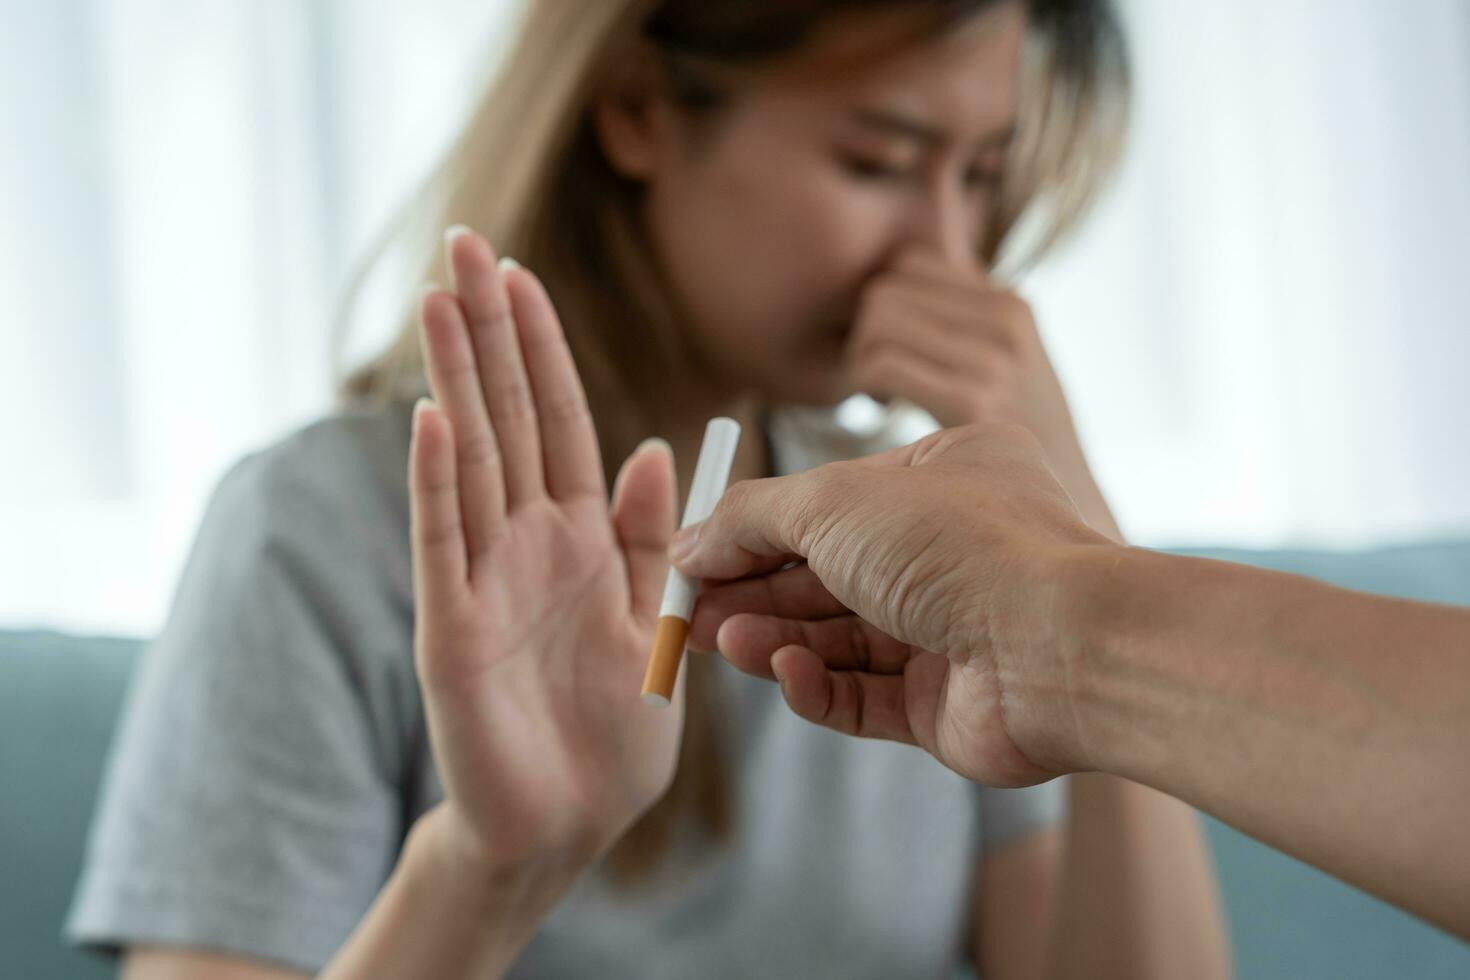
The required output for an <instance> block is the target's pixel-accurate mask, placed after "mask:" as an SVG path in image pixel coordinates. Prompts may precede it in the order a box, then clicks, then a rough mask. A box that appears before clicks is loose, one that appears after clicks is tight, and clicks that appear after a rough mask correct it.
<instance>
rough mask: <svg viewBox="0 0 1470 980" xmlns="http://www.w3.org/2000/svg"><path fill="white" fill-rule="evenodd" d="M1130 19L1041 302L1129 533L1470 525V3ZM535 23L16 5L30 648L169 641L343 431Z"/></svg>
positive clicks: (206, 2)
mask: <svg viewBox="0 0 1470 980" xmlns="http://www.w3.org/2000/svg"><path fill="white" fill-rule="evenodd" d="M1120 6H1121V9H1122V12H1123V14H1124V16H1125V19H1126V22H1127V26H1128V31H1129V36H1130V39H1131V44H1132V49H1133V57H1134V63H1135V66H1136V72H1137V96H1136V101H1135V110H1136V117H1135V129H1134V132H1133V138H1132V142H1131V147H1130V151H1129V155H1128V157H1127V160H1126V162H1125V165H1124V169H1123V172H1122V174H1121V178H1120V180H1119V181H1118V182H1117V184H1116V186H1115V187H1114V189H1113V192H1112V194H1111V195H1110V196H1109V198H1108V199H1107V200H1106V201H1105V202H1104V204H1103V206H1102V207H1101V208H1100V210H1099V211H1098V212H1097V213H1096V214H1095V216H1094V219H1093V220H1092V221H1091V222H1090V223H1089V225H1088V226H1087V227H1086V228H1085V230H1084V232H1083V233H1082V234H1081V235H1080V236H1079V237H1077V238H1076V239H1075V240H1074V241H1073V242H1072V244H1071V246H1070V247H1069V248H1068V249H1067V250H1065V251H1064V252H1063V253H1061V254H1059V255H1058V256H1056V257H1055V258H1054V259H1053V260H1051V261H1049V262H1048V264H1046V265H1045V266H1043V267H1041V268H1039V269H1037V270H1035V271H1034V273H1032V274H1030V275H1028V276H1027V277H1026V279H1025V281H1024V282H1023V283H1022V286H1023V291H1024V292H1025V293H1026V294H1027V295H1028V296H1029V297H1030V298H1031V299H1032V300H1033V302H1034V303H1035V305H1036V307H1037V310H1038V312H1039V315H1040V320H1041V325H1042V329H1043V331H1044V333H1045V336H1046V338H1047V340H1048V342H1049V344H1050V346H1051V349H1052V351H1053V356H1054V358H1055V360H1056V361H1057V365H1058V370H1059V371H1060V372H1061V374H1062V376H1063V380H1064V382H1065V383H1066V384H1067V386H1068V390H1069V392H1070V393H1071V398H1072V402H1073V407H1074V410H1075V412H1076V414H1077V417H1078V423H1079V426H1080V427H1081V429H1082V431H1083V435H1084V438H1085V439H1086V442H1087V444H1088V447H1089V449H1090V451H1091V454H1092V459H1093V462H1094V465H1095V468H1096V470H1097V473H1098V477H1099V480H1100V482H1101V483H1102V485H1103V487H1104V489H1105V490H1106V491H1107V493H1108V495H1109V497H1110V498H1111V500H1112V501H1113V503H1114V507H1115V509H1116V511H1117V512H1118V514H1119V517H1120V519H1121V521H1122V523H1123V526H1124V528H1125V530H1126V531H1127V532H1128V533H1129V534H1130V535H1131V536H1132V537H1133V538H1134V539H1135V540H1137V541H1138V542H1140V543H1144V544H1149V545H1164V544H1181V543H1188V544H1199V543H1212V544H1249V545H1276V544H1281V543H1286V542H1292V543H1312V544H1326V545H1335V546H1357V545H1362V544H1366V543H1371V542H1376V541H1382V540H1390V539H1403V538H1406V537H1418V536H1423V535H1429V534H1438V533H1443V532H1445V531H1447V530H1453V529H1456V528H1467V527H1470V493H1467V492H1466V489H1465V488H1466V487H1467V486H1470V438H1467V435H1466V433H1467V432H1470V393H1467V391H1466V390H1465V385H1464V382H1463V372H1464V368H1465V366H1466V365H1467V364H1470V330H1467V329H1466V321H1467V318H1470V270H1467V269H1466V268H1465V267H1464V266H1465V265H1466V263H1467V262H1470V247H1467V231H1466V229H1467V228H1470V180H1467V179H1466V175H1467V174H1470V4H1467V3H1466V2H1465V0H1412V2H1410V3H1383V2H1375V0H1292V2H1290V3H1280V2H1276V0H1232V2H1230V3H1188V4H1176V3H1168V2H1165V0H1127V2H1125V3H1123V4H1121V5H1120ZM517 9H518V5H517V4H516V3H513V2H509V0H420V2H416V3H414V4H412V5H409V4H403V3H391V2H387V0H350V2H349V0H249V2H246V0H191V2H187V3H186V2H181V0H50V2H47V3H44V4H38V3H23V2H19V0H4V3H3V10H4V25H5V29H4V30H3V31H0V125H3V131H4V132H5V133H6V134H7V135H8V139H7V142H8V144H9V146H10V149H8V150H7V151H6V152H5V153H4V154H0V214H4V215H5V219H4V221H3V222H0V309H4V310H5V311H6V315H5V317H4V318H3V326H0V329H3V330H4V337H3V346H0V349H3V351H4V356H3V357H0V446H3V448H4V459H5V460H6V464H7V465H6V469H7V471H8V472H7V475H6V478H5V479H4V480H0V551H4V552H8V553H11V554H16V553H19V554H21V555H25V556H26V560H25V561H24V562H3V563H0V624H4V625H32V626H55V627H61V628H66V629H71V630H78V631H91V632H106V633H124V634H128V635H144V634H147V633H149V632H151V631H153V630H154V629H156V627H157V626H158V625H159V624H160V622H161V619H162V617H163V615H164V614H165V612H166V609H167V606H168V601H169V597H170V593H171V589H172V585H173V581H174V579H175V577H176V576H177V574H178V571H179V569H180V566H181V563H182V561H183V558H184V556H185V553H186V550H187V548H188V545H189V542H190V539H191V536H192V533H193V530H194V527H195V524H196V522H197V520H198V518H199V517H200V515H201V510H202V506H203V503H204V501H205V499H206V496H207V494H208V492H209V490H210V488H211V487H212V485H213V483H214V481H215V480H216V479H217V478H218V476H219V475H220V474H221V472H222V470H223V468H224V467H225V466H227V465H228V464H229V463H230V462H231V461H233V460H234V459H236V458H237V457H238V456H239V455H240V454H242V453H243V452H245V451H247V450H249V449H251V448H254V447H258V446H261V445H263V444H265V443H267V442H269V441H272V440H274V439H276V438H278V437H279V436H281V435H283V434H284V433H286V432H288V431H289V430H291V429H293V428H294V427H296V426H299V425H301V424H303V423H305V422H307V421H309V420H310V419H312V418H313V417H315V416H316V415H318V414H320V413H321V412H323V411H325V410H326V409H327V408H328V407H329V405H330V393H331V375H332V370H333V365H334V356H336V355H334V354H333V350H332V330H331V325H332V323H333V320H334V317H335V316H336V314H337V308H338V304H339V300H340V297H341V296H342V293H343V290H344V287H345V284H346V282H347V280H348V276H349V274H350V272H351V270H352V268H353V265H354V262H355V261H356V260H357V259H359V258H360V257H361V256H362V254H363V253H364V252H365V251H366V249H367V248H368V246H369V245H370V244H371V243H372V241H373V239H374V237H375V236H376V235H377V233H378V232H379V231H380V230H381V229H382V227H383V225H384V223H385V222H386V221H387V219H388V218H389V217H390V216H391V215H392V214H393V213H394V211H395V210H396V209H397V208H399V207H401V206H402V205H403V203H404V202H405V201H406V200H407V199H408V198H409V197H410V195H411V194H412V193H413V190H414V188H415V187H416V185H417V182H418V181H419V180H420V179H421V178H422V176H423V175H424V173H425V172H426V170H427V169H428V167H429V166H430V164H431V162H432V161H433V160H434V159H435V157H436V155H437V154H438V153H439V152H440V151H441V150H442V148H443V147H444V145H445V142H446V141H447V139H448V138H449V137H450V135H451V134H452V133H453V132H454V131H455V129H456V128H457V126H458V124H459V121H460V119H461V117H462V114H463V112H464V111H465V109H466V107H467V105H468V101H469V99H470V98H471V97H472V96H473V94H474V92H475V91H476V89H477V87H478V85H479V83H480V82H481V81H482V80H483V79H484V77H485V76H486V75H487V73H488V72H489V71H490V70H491V69H492V67H493V63H494V58H495V55H496V51H497V49H498V46H499V44H500V43H501V42H502V41H503V40H504V39H505V37H506V34H507V29H508V27H509V26H510V24H511V22H512V20H513V18H514V17H515V15H516V11H517ZM406 271H407V270H404V269H395V268H394V267H393V263H392V262H391V261H390V262H388V263H386V264H385V266H384V267H383V268H382V269H381V270H380V273H381V274H380V275H378V276H377V277H376V278H375V280H374V288H373V289H371V290H369V292H368V294H367V302H366V303H364V304H362V305H361V306H360V307H359V309H358V310H357V311H356V315H355V316H354V317H353V318H352V330H351V333H350V336H349V338H348V341H349V342H348V343H347V345H346V348H345V351H344V355H343V356H345V357H346V358H347V359H348V360H350V359H352V358H354V357H356V356H359V355H361V354H362V353H364V352H367V351H369V350H372V349H373V348H374V347H375V346H376V345H377V344H378V343H379V342H380V341H381V340H383V339H384V338H385V336H386V333H387V330H388V324H389V320H390V317H391V316H392V315H393V314H394V313H396V311H397V309H398V307H399V304H400V302H401V301H402V296H403V291H404V289H405V288H411V287H412V285H413V283H412V282H411V281H408V280H407V279H406V278H405V275H406ZM339 359H340V358H339Z"/></svg>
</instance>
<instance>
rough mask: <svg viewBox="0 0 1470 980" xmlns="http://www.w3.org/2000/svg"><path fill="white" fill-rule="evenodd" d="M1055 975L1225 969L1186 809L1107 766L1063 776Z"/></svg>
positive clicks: (1206, 876) (1210, 889)
mask: <svg viewBox="0 0 1470 980" xmlns="http://www.w3.org/2000/svg"><path fill="white" fill-rule="evenodd" d="M1069 782H1070V786H1069V794H1070V807H1069V815H1068V820H1067V832H1066V837H1065V841H1064V845H1063V849H1062V860H1061V867H1060V875H1059V878H1060V880H1059V882H1058V889H1057V909H1056V925H1055V928H1054V935H1055V937H1056V941H1055V943H1054V962H1053V965H1054V967H1055V969H1054V970H1053V975H1054V976H1056V977H1088V978H1106V977H1128V978H1140V980H1143V978H1148V977H1184V976H1187V977H1198V978H1201V980H1209V978H1218V977H1227V976H1229V975H1230V954H1229V948H1228V944H1227V942H1226V938H1225V930H1224V924H1223V921H1222V918H1221V915H1220V909H1219V904H1218V898H1217V895H1216V890H1215V885H1214V876H1213V874H1212V872H1211V869H1210V862H1209V858H1208V856H1207V853H1206V849H1205V845H1204V840H1203V838H1202V835H1201V833H1200V827H1199V823H1198V821H1197V820H1196V819H1195V816H1194V813H1193V811H1192V810H1190V808H1189V807H1188V806H1187V805H1185V804H1183V803H1181V802H1179V801H1178V800H1175V799H1171V798H1170V797H1167V796H1164V795H1163V794H1161V793H1158V792H1156V791H1155V790H1152V789H1149V788H1148V787H1146V786H1140V785H1138V784H1137V783H1133V782H1129V781H1127V780H1124V779H1120V778H1118V777H1116V776H1109V775H1105V774H1103V773H1079V774H1077V775H1074V776H1072V777H1071V779H1070V780H1069Z"/></svg>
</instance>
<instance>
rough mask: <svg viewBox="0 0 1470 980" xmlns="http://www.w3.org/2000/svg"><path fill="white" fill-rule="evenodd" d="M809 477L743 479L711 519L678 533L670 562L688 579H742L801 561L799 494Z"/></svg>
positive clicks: (728, 494) (800, 475) (730, 491)
mask: <svg viewBox="0 0 1470 980" xmlns="http://www.w3.org/2000/svg"><path fill="white" fill-rule="evenodd" d="M809 478H810V474H806V473H803V474H799V475H797V476H779V477H771V478H769V479H765V480H744V481H742V482H740V483H737V484H735V485H734V486H732V487H730V489H728V490H726V491H725V495H724V496H723V497H721V498H720V502H719V503H718V504H716V505H715V509H714V512H713V513H711V514H710V516H709V519H708V520H706V521H704V522H703V523H700V524H696V525H694V526H693V527H688V528H685V529H684V530H682V531H680V532H679V534H678V535H677V536H676V537H675V539H674V545H673V547H672V549H671V550H670V557H671V558H673V560H674V564H675V565H677V566H678V567H679V571H681V572H683V573H684V574H686V575H688V576H690V577H691V578H710V579H730V578H743V577H744V576H746V575H752V574H754V573H756V572H765V571H770V570H771V569H774V568H779V567H780V566H781V565H784V564H785V563H786V562H788V561H791V560H792V559H794V558H805V557H806V553H805V551H804V550H803V546H802V541H803V539H804V538H805V537H806V535H805V534H804V533H803V526H804V524H805V519H804V515H805V514H806V513H808V512H809V511H808V509H806V508H804V507H802V506H801V503H800V502H801V500H802V499H803V498H802V491H803V490H804V488H805V486H806V484H807V483H808V480H809Z"/></svg>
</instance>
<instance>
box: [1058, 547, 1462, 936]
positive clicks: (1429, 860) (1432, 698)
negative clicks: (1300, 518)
mask: <svg viewBox="0 0 1470 980" xmlns="http://www.w3.org/2000/svg"><path fill="white" fill-rule="evenodd" d="M1109 552H1110V549H1108V550H1097V551H1093V552H1090V553H1089V554H1088V555H1087V556H1086V557H1084V558H1083V559H1081V561H1080V562H1079V563H1078V564H1077V565H1076V566H1075V567H1074V572H1073V573H1072V575H1073V577H1072V578H1070V579H1069V583H1068V586H1067V588H1066V589H1065V590H1064V599H1063V606H1062V608H1059V609H1058V612H1059V614H1060V615H1062V617H1063V619H1064V620H1065V621H1066V622H1067V623H1068V624H1069V625H1068V627H1067V629H1066V632H1067V633H1068V634H1069V635H1071V636H1074V637H1076V638H1077V639H1078V644H1077V646H1076V650H1075V656H1076V658H1077V659H1076V664H1077V667H1076V670H1075V672H1074V678H1075V679H1074V680H1073V682H1072V686H1073V699H1074V703H1075V705H1076V712H1077V719H1076V720H1077V733H1078V736H1079V739H1078V740H1079V744H1080V745H1081V746H1083V747H1084V749H1083V754H1084V758H1083V759H1082V760H1080V761H1082V762H1083V763H1084V764H1085V765H1086V766H1087V767H1090V768H1096V769H1100V770H1104V771H1107V772H1112V773H1116V774H1118V775H1122V776H1126V777H1128V778H1130V779H1134V780H1137V781H1139V782H1142V783H1146V784H1148V785H1151V786H1154V787H1156V788H1158V789H1160V790H1162V791H1164V792H1166V793H1168V794H1170V795H1172V796H1177V797H1179V798H1180V799H1183V800H1186V801H1188V802H1190V803H1193V804H1194V805H1196V806H1198V807H1200V808H1201V809H1203V810H1206V811H1208V812H1210V813H1213V814H1215V815H1217V816H1219V817H1221V818H1222V819H1224V820H1226V821H1228V822H1229V823H1231V824H1234V825H1235V826H1237V827H1239V828H1240V829H1242V830H1244V831H1245V832H1247V833H1250V834H1252V835H1254V836H1256V837H1258V838H1260V839H1261V840H1263V841H1265V842H1267V843H1269V844H1271V845H1273V846H1275V847H1278V848H1280V849H1282V850H1284V851H1286V852H1288V853H1290V854H1293V855H1295V856H1297V857H1300V858H1302V859H1303V860H1305V861H1308V862H1310V863H1312V864H1314V865H1317V866H1318V867H1321V868H1323V869H1325V870H1327V871H1329V872H1331V873H1333V874H1336V875H1338V876H1340V877H1342V878H1344V879H1346V880H1348V881H1350V882H1353V883H1354V884H1357V885H1359V886H1360V887H1363V888H1365V889H1367V890H1368V891H1371V892H1374V893H1376V894H1378V895H1380V896H1382V897H1383V898H1385V899H1387V900H1389V901H1391V902H1395V903H1397V904H1399V905H1401V906H1403V907H1405V908H1407V909H1409V910H1410V911H1413V912H1416V913H1418V914H1420V915H1422V916H1424V917H1426V918H1429V919H1431V920H1433V921H1435V922H1438V923H1439V924H1441V925H1443V926H1445V927H1447V928H1449V929H1451V930H1453V931H1456V932H1458V933H1460V934H1462V935H1470V821H1466V820H1465V819H1464V814H1465V813H1466V812H1467V809H1470V766H1467V765H1466V763H1465V758H1466V752H1467V749H1470V611H1466V610H1460V609H1453V608H1449V607H1437V606H1429V605H1424V604H1421V603H1412V602H1407V601H1403V600H1395V599H1385V598H1380V597H1375V596H1367V595H1361V594H1357V593H1351V592H1347V591H1344V590H1340V589H1334V588H1331V587H1329V586H1326V585H1323V584H1321V583H1317V582H1312V581H1309V580H1307V579H1302V578H1297V577H1295V576H1288V575H1281V574H1277V573H1271V572H1264V571H1260V570H1257V569H1249V568H1245V567H1242V566H1235V565H1229V564H1225V563H1221V562H1209V561H1204V560H1198V559H1186V558H1179V557H1174V556H1165V555H1158V554H1152V553H1149V552H1144V551H1139V550H1135V549H1129V550H1128V551H1125V552H1112V553H1109Z"/></svg>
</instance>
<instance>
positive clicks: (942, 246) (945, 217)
mask: <svg viewBox="0 0 1470 980" xmlns="http://www.w3.org/2000/svg"><path fill="white" fill-rule="evenodd" d="M912 208H913V210H912V212H911V213H910V215H909V221H908V228H907V229H906V231H907V235H906V237H907V238H908V243H909V244H918V245H924V246H926V247H928V248H930V249H932V250H934V251H935V252H938V253H939V254H941V255H943V256H944V258H945V259H947V260H949V261H950V262H953V263H955V264H957V265H973V264H974V263H975V261H976V257H975V255H976V249H977V247H978V244H979V235H980V229H979V228H978V227H977V226H976V216H975V215H974V214H972V213H971V211H972V209H971V208H970V207H969V205H968V202H967V201H966V198H965V194H964V191H963V189H962V187H961V186H960V185H959V183H958V182H957V181H953V180H939V179H936V180H932V181H930V182H929V183H928V185H927V186H926V187H925V190H924V192H923V193H922V194H917V195H915V196H914V199H913V202H912Z"/></svg>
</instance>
